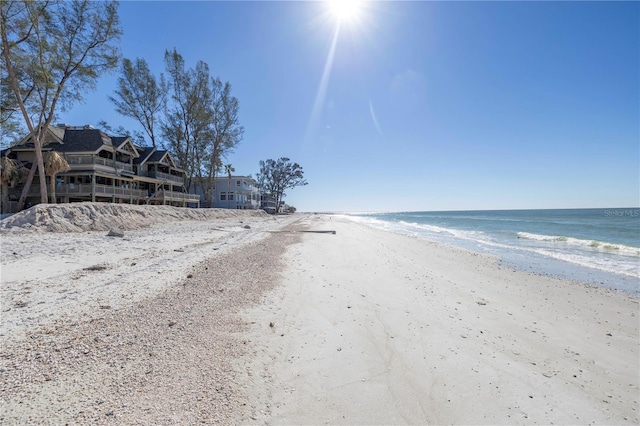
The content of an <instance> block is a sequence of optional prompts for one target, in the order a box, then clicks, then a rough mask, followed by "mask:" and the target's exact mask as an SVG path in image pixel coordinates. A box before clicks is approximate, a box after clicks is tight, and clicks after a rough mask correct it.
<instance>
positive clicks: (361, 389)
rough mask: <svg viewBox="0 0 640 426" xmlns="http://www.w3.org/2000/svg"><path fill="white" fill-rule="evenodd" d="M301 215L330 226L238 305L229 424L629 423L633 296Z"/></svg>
mask: <svg viewBox="0 0 640 426" xmlns="http://www.w3.org/2000/svg"><path fill="white" fill-rule="evenodd" d="M311 226H314V227H315V228H327V229H329V228H330V229H335V230H337V234H336V235H335V236H327V238H319V236H304V237H303V243H301V244H297V245H294V246H291V247H290V248H289V250H288V251H287V254H286V259H287V264H288V267H287V269H286V271H285V280H284V281H283V284H282V286H280V287H278V288H276V289H275V290H274V291H273V292H271V293H270V294H269V297H268V298H267V300H266V301H265V303H263V304H262V305H260V306H258V307H256V308H254V309H252V310H251V311H249V312H248V313H247V317H246V318H247V319H248V321H249V322H255V324H256V325H255V326H254V328H253V332H252V333H251V339H252V340H253V341H255V346H256V352H257V355H256V358H255V360H254V363H253V364H250V367H249V368H248V371H250V372H251V375H250V376H249V375H248V376H247V377H246V379H247V380H248V382H249V385H248V386H247V389H249V390H250V391H251V392H252V393H251V399H252V400H254V401H256V403H255V404H254V405H253V406H252V407H251V410H250V412H249V413H245V415H244V417H242V418H241V422H242V423H246V422H249V423H250V422H252V421H257V423H266V424H321V423H327V422H328V423H329V424H433V423H435V424H531V423H536V424H537V423H542V424H552V423H553V424H585V423H591V424H637V422H638V420H639V417H638V411H637V409H638V381H639V357H638V346H637V341H638V337H639V332H638V319H637V314H638V300H637V298H634V297H633V296H630V295H627V294H622V293H619V292H616V291H613V290H609V289H604V288H598V287H595V286H591V285H585V284H583V283H579V282H575V281H568V280H559V279H555V278H551V277H545V276H539V275H534V274H531V273H527V272H521V271H517V270H514V269H511V268H508V267H505V266H503V265H501V264H500V263H499V262H498V261H497V260H496V259H495V258H492V257H488V256H484V255H481V254H477V253H473V252H470V251H467V250H464V249H459V248H456V247H450V246H444V245H442V244H440V243H432V242H428V241H425V240H421V239H417V238H411V237H408V236H405V235H399V234H394V233H389V232H386V231H382V230H377V229H373V228H369V227H366V226H364V225H360V224H357V223H355V222H352V221H347V220H346V219H338V218H335V217H333V218H330V217H328V216H325V217H320V216H317V217H312V219H311ZM267 319H269V320H270V321H272V322H273V323H274V324H275V327H274V329H272V330H269V329H267V328H266V327H265V326H264V323H265V321H266V320H267ZM256 371H259V372H261V373H260V374H258V375H257V374H256V373H255V372H256Z"/></svg>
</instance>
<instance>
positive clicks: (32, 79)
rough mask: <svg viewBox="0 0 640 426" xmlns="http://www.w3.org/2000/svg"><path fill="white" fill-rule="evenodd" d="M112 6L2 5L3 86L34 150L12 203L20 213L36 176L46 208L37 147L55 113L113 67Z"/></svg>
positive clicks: (15, 0)
mask: <svg viewBox="0 0 640 426" xmlns="http://www.w3.org/2000/svg"><path fill="white" fill-rule="evenodd" d="M117 9H118V3H117V2H116V1H101V2H95V1H90V0H73V1H56V0H51V1H47V0H3V2H2V7H1V12H0V15H1V18H2V20H1V21H2V24H1V31H0V33H1V34H0V35H1V37H2V52H1V53H2V58H3V61H4V66H5V67H6V73H7V77H8V81H7V84H8V85H9V87H10V88H11V91H12V92H13V96H15V104H16V105H17V107H18V108H19V110H20V112H21V114H22V118H23V119H24V121H25V124H26V126H27V128H28V130H29V133H30V135H31V138H32V140H33V144H34V147H35V158H36V164H35V165H32V167H31V170H30V171H29V175H28V176H27V182H26V183H25V186H24V189H23V191H22V194H21V196H20V200H19V202H18V209H19V210H21V209H22V208H23V207H24V202H25V200H26V197H27V194H28V192H29V187H30V186H31V182H32V180H33V177H34V175H35V172H36V170H38V171H39V176H40V202H42V203H46V202H47V186H46V179H45V167H44V160H43V156H42V145H43V143H44V138H45V135H46V132H47V129H48V127H49V126H50V125H51V123H52V121H53V120H54V118H55V115H56V112H57V111H58V110H59V109H60V110H63V111H64V110H65V108H67V107H69V106H70V105H72V104H73V103H75V102H78V101H80V100H81V99H82V94H83V93H86V92H87V91H88V90H92V89H94V88H95V85H96V81H97V79H98V78H99V76H100V75H101V74H103V73H104V72H106V71H109V70H111V69H113V68H115V67H116V66H117V62H118V58H119V56H120V52H119V48H118V46H117V45H116V44H115V43H116V41H118V40H119V38H120V35H121V33H122V31H121V29H120V23H119V18H118V12H117Z"/></svg>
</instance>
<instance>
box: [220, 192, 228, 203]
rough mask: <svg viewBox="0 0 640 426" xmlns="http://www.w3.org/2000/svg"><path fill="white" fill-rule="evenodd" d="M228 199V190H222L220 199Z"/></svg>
mask: <svg viewBox="0 0 640 426" xmlns="http://www.w3.org/2000/svg"><path fill="white" fill-rule="evenodd" d="M226 200H227V193H226V192H221V193H220V201H226Z"/></svg>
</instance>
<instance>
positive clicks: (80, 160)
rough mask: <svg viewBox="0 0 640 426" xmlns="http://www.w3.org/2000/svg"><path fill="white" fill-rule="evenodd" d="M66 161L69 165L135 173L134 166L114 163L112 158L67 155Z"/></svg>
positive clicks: (119, 162) (120, 162)
mask: <svg viewBox="0 0 640 426" xmlns="http://www.w3.org/2000/svg"><path fill="white" fill-rule="evenodd" d="M65 159H66V160H67V163H69V165H71V166H73V165H87V164H98V165H101V166H106V167H114V168H117V169H123V170H128V171H130V172H133V166H132V165H131V164H129V163H124V162H122V161H113V160H112V159H110V158H103V157H96V156H94V155H66V156H65Z"/></svg>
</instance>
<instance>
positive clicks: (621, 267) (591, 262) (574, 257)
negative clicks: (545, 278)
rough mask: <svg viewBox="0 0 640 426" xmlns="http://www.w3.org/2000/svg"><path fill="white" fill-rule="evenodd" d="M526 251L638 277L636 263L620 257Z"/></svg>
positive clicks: (535, 250) (550, 251) (639, 273)
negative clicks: (621, 259) (622, 259)
mask: <svg viewBox="0 0 640 426" xmlns="http://www.w3.org/2000/svg"><path fill="white" fill-rule="evenodd" d="M527 251H530V252H533V253H537V254H540V255H543V256H547V257H551V258H553V259H558V260H562V261H564V262H569V263H572V264H574V265H578V266H582V267H586V268H590V269H598V270H600V271H604V272H611V273H614V274H622V275H626V276H628V277H633V278H640V270H639V269H638V263H637V262H635V261H631V260H629V261H626V262H624V261H620V259H612V258H606V257H599V258H598V257H594V256H582V255H579V254H575V253H567V252H559V251H552V250H545V249H528V250H527Z"/></svg>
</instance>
